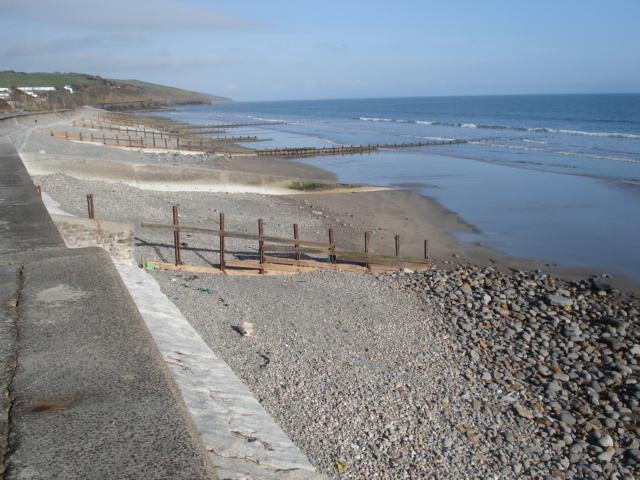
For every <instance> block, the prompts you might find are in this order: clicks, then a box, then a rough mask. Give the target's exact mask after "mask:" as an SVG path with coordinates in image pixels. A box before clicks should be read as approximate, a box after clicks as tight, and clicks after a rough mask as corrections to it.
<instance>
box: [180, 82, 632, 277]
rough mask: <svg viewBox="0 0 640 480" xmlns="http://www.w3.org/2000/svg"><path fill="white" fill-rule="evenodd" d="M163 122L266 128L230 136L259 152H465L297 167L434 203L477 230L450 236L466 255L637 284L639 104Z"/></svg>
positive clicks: (357, 103) (590, 99) (391, 109)
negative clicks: (469, 248)
mask: <svg viewBox="0 0 640 480" xmlns="http://www.w3.org/2000/svg"><path fill="white" fill-rule="evenodd" d="M170 115H171V117H172V118H174V119H176V120H180V121H183V122H187V123H193V124H200V125H202V124H211V125H214V124H230V123H233V124H238V123H242V124H247V123H271V124H270V125H259V126H248V127H243V128H234V129H232V130H228V134H231V135H234V136H238V135H242V136H257V137H258V139H259V140H260V141H259V142H251V143H246V144H243V145H245V146H248V147H251V148H260V149H264V148H283V147H328V146H337V145H384V144H400V143H425V142H449V141H464V142H466V143H461V144H452V145H449V144H447V145H435V146H426V147H412V148H402V149H387V150H377V151H374V152H372V153H368V154H354V155H340V156H321V157H314V158H297V159H295V161H297V162H303V163H306V164H309V165H314V166H316V167H321V168H324V169H326V170H329V171H331V172H334V173H335V174H336V175H337V177H338V180H339V181H340V182H346V183H357V184H371V185H380V186H389V187H394V188H398V189H406V190H411V191H414V192H416V193H417V194H419V195H423V196H425V197H430V198H432V199H434V200H435V201H437V202H438V203H440V204H441V205H443V206H444V207H445V208H447V209H448V210H450V211H453V212H455V213H456V214H458V215H459V216H460V217H461V218H462V219H463V220H464V221H466V222H467V223H468V224H470V225H472V226H473V227H475V228H474V229H473V233H460V232H454V234H455V235H456V236H457V238H458V240H459V241H460V242H462V243H464V244H470V243H478V242H481V243H482V244H484V245H487V246H490V247H493V248H496V249H498V250H500V251H502V252H504V253H506V254H509V255H513V256H518V257H525V258H533V259H540V260H543V261H544V262H546V263H547V264H551V265H557V266H560V267H582V268H586V269H588V270H590V271H593V273H594V274H605V273H606V274H610V275H614V276H615V275H625V276H630V277H632V278H633V279H635V280H640V94H591V95H582V94H576V95H514V96H460V97H419V98H374V99H350V100H346V99H341V100H309V101H277V102H276V101H269V102H230V103H221V104H215V105H210V106H198V107H183V108H178V109H177V110H175V111H173V112H171V113H170ZM280 122H283V123H280ZM265 161H267V160H265Z"/></svg>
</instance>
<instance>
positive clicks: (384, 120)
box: [358, 117, 393, 122]
mask: <svg viewBox="0 0 640 480" xmlns="http://www.w3.org/2000/svg"><path fill="white" fill-rule="evenodd" d="M358 120H364V121H365V122H393V119H391V118H376V117H358Z"/></svg>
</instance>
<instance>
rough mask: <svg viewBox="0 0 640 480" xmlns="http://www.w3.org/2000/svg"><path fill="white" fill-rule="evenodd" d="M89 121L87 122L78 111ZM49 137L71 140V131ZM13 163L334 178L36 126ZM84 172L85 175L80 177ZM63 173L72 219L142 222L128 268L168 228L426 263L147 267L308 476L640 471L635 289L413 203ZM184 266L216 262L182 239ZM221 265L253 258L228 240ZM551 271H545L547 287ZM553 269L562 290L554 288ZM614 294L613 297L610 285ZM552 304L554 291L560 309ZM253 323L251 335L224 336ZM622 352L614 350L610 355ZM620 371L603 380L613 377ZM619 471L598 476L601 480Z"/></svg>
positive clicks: (285, 164) (60, 187)
mask: <svg viewBox="0 0 640 480" xmlns="http://www.w3.org/2000/svg"><path fill="white" fill-rule="evenodd" d="M89 114H90V112H85V113H84V115H89ZM48 128H52V129H66V130H69V131H71V130H72V128H71V127H69V125H68V121H61V122H60V123H59V124H58V125H51V126H50V127H48ZM21 153H23V154H27V155H29V154H30V155H34V156H36V157H37V158H45V157H50V156H54V155H65V156H67V157H74V158H84V157H91V158H94V159H100V160H102V161H110V162H122V163H123V164H125V163H127V164H153V165H160V166H173V167H175V166H178V167H189V168H198V169H203V171H204V170H205V169H207V168H208V169H215V170H220V171H227V172H231V171H233V172H245V173H256V174H260V175H269V176H275V177H280V176H282V177H292V178H294V177H295V178H304V179H314V180H326V181H334V180H335V177H334V176H333V175H332V174H331V173H330V172H326V171H324V170H321V169H318V168H314V167H309V166H306V165H303V164H299V163H295V162H291V161H288V160H281V159H273V158H269V157H266V158H265V157H252V156H247V155H246V152H237V151H235V152H234V150H221V151H220V152H217V154H211V153H207V154H202V155H195V154H194V155H184V154H180V153H177V152H149V151H143V150H136V149H118V148H113V147H106V146H103V145H99V144H95V145H92V144H87V143H78V142H71V141H66V140H64V139H59V138H54V137H51V136H47V135H45V134H40V133H36V132H34V133H31V135H29V136H28V138H27V139H26V141H25V142H24V144H23V145H22V148H21ZM80 177H81V176H80ZM80 177H79V176H70V175H66V174H63V173H59V172H58V173H50V174H47V175H43V174H38V175H35V176H34V182H35V183H36V184H37V185H41V186H42V189H43V191H44V192H45V193H47V194H48V195H50V196H51V197H52V198H53V199H54V200H56V201H58V202H59V203H60V204H61V208H62V209H63V210H65V211H67V212H69V213H71V214H74V215H77V216H86V211H87V206H86V194H88V193H93V194H94V195H95V198H96V205H95V206H96V216H97V218H99V219H103V220H113V221H120V222H130V223H133V224H134V225H135V226H136V246H135V254H136V260H137V259H138V258H140V256H144V257H145V258H146V259H157V260H159V261H166V262H171V261H172V255H173V250H172V245H171V241H172V237H171V233H170V232H166V231H157V230H150V229H139V228H138V226H139V225H140V222H142V221H149V222H159V223H170V219H171V207H172V206H173V205H179V208H180V215H181V219H180V222H181V224H182V225H190V226H199V227H207V228H216V227H217V222H218V218H219V214H220V213H225V216H226V221H227V229H228V230H231V229H233V230H234V231H240V232H251V233H257V230H256V227H257V219H258V218H263V219H264V222H265V229H266V232H265V233H266V234H269V235H279V236H286V237H291V236H292V225H293V224H294V223H297V224H299V227H300V237H301V238H303V239H309V240H314V241H326V239H327V230H328V228H334V229H335V238H336V246H337V247H338V248H339V249H344V250H353V251H356V250H359V251H362V249H363V248H364V232H365V231H370V232H372V236H371V248H372V249H373V250H374V251H375V252H376V253H382V254H393V252H394V248H395V243H394V242H395V240H394V237H395V235H400V238H401V254H402V255H404V256H414V257H421V256H423V254H424V240H426V239H428V240H429V257H430V259H431V260H433V262H434V263H433V265H432V266H429V268H428V269H427V270H426V271H425V272H423V273H409V272H405V273H402V272H400V273H386V274H375V275H362V274H356V273H344V272H334V271H317V272H310V273H304V274H300V275H285V276H273V277H267V276H262V277H261V276H253V277H236V276H224V275H216V276H211V275H206V274H193V273H183V272H172V271H159V270H153V271H151V272H150V274H151V275H153V276H154V278H156V279H157V280H158V282H159V283H160V285H161V287H162V289H163V292H164V293H166V295H167V296H168V297H169V298H170V299H172V301H173V302H174V303H175V304H176V305H177V306H178V307H179V308H180V310H181V312H182V313H183V314H184V315H185V317H186V318H187V319H188V320H189V322H190V323H191V324H192V325H193V326H194V328H195V329H196V330H197V331H198V332H199V334H200V335H201V336H202V338H203V339H204V340H205V341H206V342H207V343H208V344H209V345H210V346H211V348H212V349H213V350H214V351H215V352H216V353H217V354H218V355H219V356H220V357H221V358H223V359H224V360H225V361H226V362H227V363H228V364H229V365H230V366H231V367H232V368H233V370H234V372H235V373H236V375H238V376H239V377H240V378H241V379H242V380H243V382H244V383H245V384H246V385H247V386H248V387H249V388H250V390H251V391H252V393H253V394H254V395H255V396H256V397H257V398H258V399H259V400H260V401H261V403H262V404H263V405H264V406H265V408H266V409H267V410H268V411H269V412H270V414H271V415H272V416H273V417H274V419H276V421H277V422H278V423H279V424H280V426H281V427H282V428H283V429H284V430H285V431H286V432H287V433H288V434H289V435H290V436H291V438H292V440H293V441H294V443H296V445H297V446H298V447H299V448H301V450H302V451H303V452H304V453H305V454H306V455H308V457H309V459H310V460H311V461H312V463H313V464H314V465H315V466H316V468H318V470H319V471H322V472H324V473H327V474H329V475H331V476H332V477H334V478H389V479H398V478H407V479H409V478H411V479H413V478H487V479H488V478H558V479H561V478H564V479H571V478H576V479H577V478H620V479H630V478H633V473H632V472H633V471H634V470H635V469H636V468H637V466H638V461H640V460H638V458H637V456H636V455H637V454H636V452H638V448H639V447H640V445H639V444H638V437H639V436H640V432H639V431H638V429H637V427H636V425H637V418H640V417H637V415H638V399H640V391H638V381H637V376H638V374H639V373H640V366H639V365H638V357H639V354H640V346H639V343H640V328H639V323H638V318H639V317H638V316H639V313H638V309H639V308H640V307H639V306H638V300H637V296H635V295H633V294H631V293H630V292H634V291H635V292H638V291H640V290H638V286H637V285H634V284H633V283H630V282H625V280H624V279H616V282H617V283H616V284H611V286H613V287H615V288H611V286H607V285H603V284H601V283H599V281H598V282H596V281H595V280H594V279H589V280H585V281H583V282H565V281H564V280H576V279H584V278H587V277H589V276H590V275H595V274H602V273H606V272H584V271H571V272H566V271H561V270H557V269H555V268H554V267H553V266H549V265H545V263H544V261H543V260H532V259H520V258H512V257H508V256H506V255H503V254H501V253H500V252H497V251H494V250H491V249H489V248H487V247H484V246H482V245H471V246H462V245H461V244H460V243H458V242H457V241H456V239H455V237H454V235H453V232H465V231H472V230H473V228H474V227H473V226H472V225H468V224H466V223H465V222H463V221H462V220H461V219H460V218H459V217H458V216H457V215H456V214H455V213H454V212H450V211H447V210H446V209H444V208H442V207H441V206H440V205H438V204H437V203H435V202H434V201H432V200H431V199H428V198H425V197H421V196H418V195H416V194H413V193H411V192H410V191H400V190H383V191H359V192H357V193H353V192H350V191H344V192H340V193H303V194H287V195H273V194H257V193H246V192H245V193H223V192H214V191H161V190H154V189H140V188H137V187H135V186H131V185H125V184H123V183H121V182H115V183H114V182H107V181H103V180H96V179H86V178H80ZM182 241H184V242H185V243H186V246H185V248H184V250H183V263H185V264H191V265H201V266H207V265H210V264H211V263H212V262H215V261H216V256H215V249H216V247H215V244H214V245H213V246H212V244H211V241H210V239H207V238H203V237H198V236H196V235H193V236H191V235H190V236H184V237H183V238H182ZM227 248H228V250H229V251H230V252H231V253H232V254H233V255H238V256H241V255H242V252H247V251H251V250H252V249H253V252H254V254H255V244H251V243H248V242H245V241H241V240H235V241H233V242H230V243H229V245H227ZM549 273H552V274H554V275H553V276H550V275H549ZM555 274H557V275H558V277H556V276H555ZM616 288H617V290H616ZM556 297H560V298H559V299H558V298H556ZM244 321H250V322H251V323H253V325H254V328H255V330H256V335H255V336H253V337H243V336H241V335H239V334H238V332H237V328H234V327H237V326H238V325H240V324H241V323H242V322H244ZM616 342H617V343H616ZM614 372H615V374H614ZM613 474H614V475H615V476H612V475H613Z"/></svg>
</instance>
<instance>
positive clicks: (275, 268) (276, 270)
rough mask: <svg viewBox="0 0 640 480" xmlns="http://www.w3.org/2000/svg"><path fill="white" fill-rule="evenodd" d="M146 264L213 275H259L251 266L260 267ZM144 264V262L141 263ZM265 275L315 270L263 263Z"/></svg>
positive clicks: (159, 267) (164, 268) (161, 268)
mask: <svg viewBox="0 0 640 480" xmlns="http://www.w3.org/2000/svg"><path fill="white" fill-rule="evenodd" d="M236 261H237V262H246V261H243V260H236ZM146 263H148V264H151V265H153V266H154V267H155V268H157V269H158V270H173V271H178V272H189V273H211V274H214V275H221V274H222V275H236V276H238V275H260V272H259V271H253V270H251V269H252V268H260V267H259V264H257V263H255V262H246V263H253V265H255V266H257V267H247V266H246V265H237V266H238V267H241V268H244V269H245V270H227V271H224V272H223V271H222V270H220V269H218V268H215V267H197V266H194V265H179V266H177V267H176V266H175V265H174V264H173V263H162V262H146ZM143 265H144V264H143ZM263 266H264V268H265V275H289V274H291V273H292V272H293V273H296V272H298V273H301V272H311V271H313V270H315V268H309V267H298V268H296V267H292V266H290V265H270V264H264V265H263Z"/></svg>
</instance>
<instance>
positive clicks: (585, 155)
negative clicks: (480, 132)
mask: <svg viewBox="0 0 640 480" xmlns="http://www.w3.org/2000/svg"><path fill="white" fill-rule="evenodd" d="M469 143H483V144H485V145H490V146H492V147H497V148H508V149H512V150H525V151H528V152H545V153H552V154H554V155H566V156H568V157H583V158H591V159H594V160H606V161H610V162H625V163H638V164H640V160H636V159H634V158H627V157H614V156H611V155H594V154H589V153H574V152H563V151H560V150H547V149H546V148H534V147H521V146H518V145H500V144H486V143H484V142H469Z"/></svg>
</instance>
